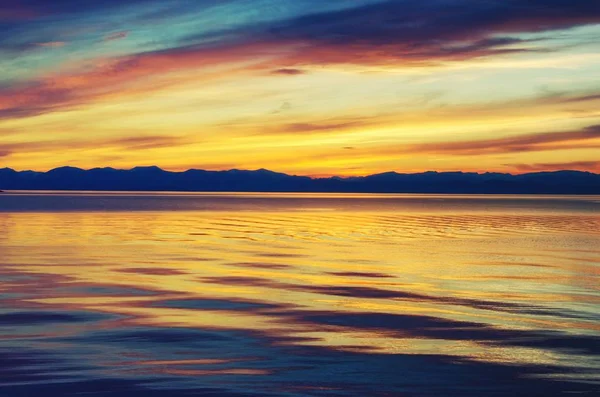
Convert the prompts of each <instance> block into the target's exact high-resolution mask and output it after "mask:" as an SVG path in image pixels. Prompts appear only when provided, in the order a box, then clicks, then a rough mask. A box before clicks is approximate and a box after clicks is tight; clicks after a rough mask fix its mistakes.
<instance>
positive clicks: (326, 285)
mask: <svg viewBox="0 0 600 397" xmlns="http://www.w3.org/2000/svg"><path fill="white" fill-rule="evenodd" d="M107 197H110V198H111V200H112V201H111V200H108V201H107V199H106V198H107ZM148 197H150V201H148ZM47 199H50V201H49V202H50V207H49V208H48V207H44V206H43V203H44V200H47ZM182 200H183V201H182ZM223 200H224V201H223ZM136 202H137V207H136V208H133V206H134V203H136ZM440 203H441V204H440ZM130 207H131V208H130ZM0 208H4V212H2V213H0V260H1V263H0V278H1V280H2V282H1V283H0V302H1V305H0V394H2V393H4V394H7V395H9V396H21V395H22V396H26V395H33V394H37V393H40V394H44V395H46V394H47V395H56V396H63V395H64V396H70V395H76V394H81V393H89V392H94V393H95V394H97V395H100V396H103V395H106V396H109V395H110V396H114V395H128V396H130V395H133V396H135V395H140V396H142V395H143V396H147V395H154V394H156V395H182V396H183V395H189V394H198V393H201V395H208V396H210V395H215V396H217V395H218V396H271V395H272V396H367V395H368V396H390V395H393V396H396V395H427V396H429V395H436V396H444V395H473V396H480V395H544V396H548V395H561V394H563V393H575V392H576V393H581V394H583V395H585V394H588V395H592V394H594V392H596V391H598V387H599V383H598V382H600V379H599V378H598V376H597V374H598V373H599V370H600V362H599V360H598V357H599V356H600V315H598V308H599V306H598V304H599V303H600V293H599V292H600V288H599V287H598V286H599V285H600V283H598V277H599V275H600V270H599V269H600V267H599V264H600V249H598V248H597V247H598V246H599V243H600V211H598V210H599V209H600V202H599V201H598V198H593V197H591V198H571V197H566V198H565V197H551V198H538V199H535V200H534V199H533V198H527V197H526V198H516V197H507V198H502V197H479V198H477V197H476V198H473V197H468V198H460V197H444V196H434V197H414V196H407V197H403V196H394V197H388V196H373V197H371V196H357V197H346V196H331V195H328V196H325V197H319V196H317V197H312V196H307V195H283V196H278V195H249V196H245V195H225V196H222V195H189V194H186V195H166V196H161V195H157V194H152V195H134V194H126V195H118V194H75V195H65V194H53V195H50V196H46V195H38V194H35V195H29V194H26V193H19V194H15V195H12V194H11V195H7V196H2V197H0ZM7 208H12V209H13V210H11V211H9V210H8V209H7ZM298 208H302V209H303V210H302V211H298ZM323 208H329V210H327V211H323ZM167 209H168V210H167ZM174 209H177V210H174ZM417 209H418V210H417Z"/></svg>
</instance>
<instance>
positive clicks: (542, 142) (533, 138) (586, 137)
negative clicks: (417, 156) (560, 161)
mask: <svg viewBox="0 0 600 397" xmlns="http://www.w3.org/2000/svg"><path fill="white" fill-rule="evenodd" d="M593 140H597V141H598V142H594V143H590V141H593ZM586 147H599V148H600V125H595V126H590V127H587V128H584V129H581V130H577V131H565V132H548V133H538V134H528V135H519V136H515V137H507V138H497V139H486V140H474V141H459V142H433V143H425V144H417V145H412V146H408V147H406V148H405V150H406V151H408V152H415V153H436V154H450V155H484V154H501V153H518V152H534V151H544V150H560V149H576V148H586Z"/></svg>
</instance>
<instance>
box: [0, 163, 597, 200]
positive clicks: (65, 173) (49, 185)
mask: <svg viewBox="0 0 600 397" xmlns="http://www.w3.org/2000/svg"><path fill="white" fill-rule="evenodd" d="M0 189H4V190H98V191H109V190H110V191H188V192H209V191H222V192H233V191H236V192H348V193H350V192H355V193H465V194H467V193H482V194H600V175H599V174H594V173H590V172H582V171H554V172H535V173H527V174H519V175H512V174H505V173H489V172H488V173H468V172H435V171H429V172H424V173H416V174H401V173H397V172H386V173H381V174H375V175H369V176H361V177H329V178H311V177H307V176H296V175H287V174H283V173H278V172H273V171H269V170H266V169H259V170H254V171H249V170H237V169H232V170H228V171H206V170H197V169H191V170H188V171H184V172H171V171H165V170H163V169H161V168H159V167H156V166H151V167H135V168H132V169H130V170H120V169H114V168H94V169H90V170H83V169H80V168H74V167H60V168H56V169H53V170H50V171H47V172H36V171H15V170H13V169H10V168H2V169H0Z"/></svg>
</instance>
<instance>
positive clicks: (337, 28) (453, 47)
mask: <svg viewBox="0 0 600 397" xmlns="http://www.w3.org/2000/svg"><path fill="white" fill-rule="evenodd" d="M599 22H600V3H598V2H593V1H582V2H573V1H571V0H532V1H528V2H523V1H520V0H505V1H478V2H474V1H469V0H425V1H420V2H418V3H417V2H407V1H383V2H379V3H375V4H369V5H363V6H359V7H355V8H351V9H344V10H336V11H330V12H324V13H318V14H313V15H307V16H302V17H299V18H295V19H291V20H288V21H283V22H280V23H276V24H274V25H272V26H269V27H268V34H265V35H264V37H265V38H267V37H268V38H269V39H270V40H271V41H273V42H287V43H303V44H305V47H304V48H303V49H302V51H301V52H299V53H296V54H294V56H293V57H292V58H291V60H293V61H295V62H293V63H298V64H300V63H302V62H303V61H304V62H305V63H317V64H319V63H321V64H322V63H358V64H361V63H391V62H398V61H400V60H403V61H412V62H427V63H429V62H436V61H443V60H463V59H470V58H477V57H482V56H490V55H498V54H506V53H513V52H524V51H532V49H531V48H530V44H531V41H528V40H524V39H520V38H516V37H512V36H511V35H514V34H518V33H523V32H543V31H551V30H557V29H566V28H570V27H573V26H579V25H585V24H594V23H599ZM537 50H538V49H536V51H537Z"/></svg>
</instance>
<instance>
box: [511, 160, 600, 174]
mask: <svg viewBox="0 0 600 397" xmlns="http://www.w3.org/2000/svg"><path fill="white" fill-rule="evenodd" d="M504 165H505V166H507V167H511V168H514V169H516V170H517V171H519V172H540V171H559V170H578V171H590V172H598V171H600V161H571V162H566V163H533V164H504Z"/></svg>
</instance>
